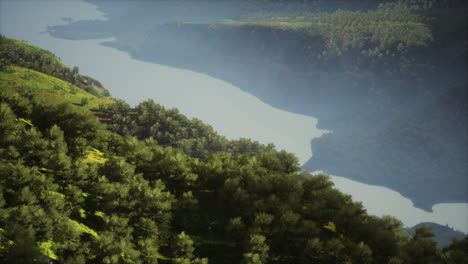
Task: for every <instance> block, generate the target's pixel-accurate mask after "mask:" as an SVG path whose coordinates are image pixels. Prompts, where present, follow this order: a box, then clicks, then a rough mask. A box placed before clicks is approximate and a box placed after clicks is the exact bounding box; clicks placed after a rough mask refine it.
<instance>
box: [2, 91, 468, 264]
mask: <svg viewBox="0 0 468 264" xmlns="http://www.w3.org/2000/svg"><path fill="white" fill-rule="evenodd" d="M0 115H1V118H0V120H1V121H0V127H1V131H2V134H1V137H0V145H1V146H0V150H1V151H0V175H1V177H0V182H1V185H0V186H1V194H2V195H1V203H0V204H1V209H0V228H1V229H0V231H1V232H0V241H1V242H0V243H1V246H0V254H1V257H2V258H3V259H6V260H7V261H13V260H14V261H16V262H17V261H22V260H24V262H25V263H48V262H49V261H52V260H55V261H56V262H57V263H86V261H93V262H95V263H165V262H164V261H166V262H168V263H169V262H173V263H206V260H203V259H200V258H197V257H196V255H198V256H201V257H208V258H209V259H210V261H211V262H212V263H241V262H243V263H275V262H278V261H279V262H285V261H286V262H291V261H292V262H294V263H310V262H311V261H313V262H316V263H401V262H398V261H405V262H403V263H423V262H414V261H413V260H414V256H415V255H417V254H420V255H421V258H422V259H424V260H425V261H426V262H424V263H439V262H440V261H442V259H445V260H446V261H448V263H459V262H457V260H459V259H460V257H461V258H463V257H466V255H464V254H466V253H464V252H463V251H462V250H460V246H456V245H458V244H454V245H453V246H452V247H453V249H443V250H444V251H447V252H448V253H447V252H446V253H445V254H442V251H439V250H437V249H436V247H435V242H433V241H432V240H431V237H432V235H431V232H430V231H424V232H423V231H421V232H422V234H419V233H418V232H416V235H415V236H414V237H413V238H412V239H409V238H407V237H406V235H405V234H404V232H403V230H402V226H401V223H400V222H399V221H398V220H396V219H393V218H388V217H387V218H378V217H374V216H370V215H368V214H367V213H366V211H365V209H363V207H362V205H361V204H359V203H354V202H353V201H352V200H351V197H350V196H348V195H344V194H342V193H340V192H339V191H337V190H336V189H334V188H333V184H332V183H331V181H330V180H329V179H328V177H327V176H326V175H318V176H311V175H308V174H307V173H304V172H302V171H301V170H300V167H299V165H298V163H297V160H296V158H295V157H294V156H293V155H291V154H288V153H286V152H275V151H268V152H261V153H259V154H258V155H256V156H253V157H252V156H251V155H244V154H241V155H233V154H230V153H226V152H219V153H216V154H211V155H209V156H208V157H206V158H205V159H198V158H192V157H190V156H188V155H186V154H184V152H183V151H182V150H180V149H177V148H173V147H164V146H161V145H159V144H158V143H157V142H156V141H155V140H153V139H151V138H149V139H146V140H138V139H137V138H134V137H123V136H120V135H118V134H116V133H113V132H110V131H109V130H107V129H106V127H105V126H104V125H103V124H101V123H100V122H99V121H98V120H97V119H96V118H95V117H94V115H92V114H91V113H83V112H78V111H76V110H74V109H73V108H71V107H70V106H69V105H67V104H62V105H48V104H47V103H44V102H42V101H40V100H37V99H36V98H35V96H34V95H32V94H19V93H10V92H8V93H2V94H1V95H0ZM301 179H302V180H301ZM457 243H465V242H457ZM195 247H196V248H198V249H197V250H195ZM457 258H458V259H457ZM450 261H451V262H450Z"/></svg>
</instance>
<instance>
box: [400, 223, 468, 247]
mask: <svg viewBox="0 0 468 264" xmlns="http://www.w3.org/2000/svg"><path fill="white" fill-rule="evenodd" d="M424 225H427V226H430V227H431V229H432V232H434V235H435V237H434V240H435V241H436V242H437V247H439V248H442V247H446V246H448V245H450V244H451V243H452V239H454V238H456V239H463V238H464V237H465V234H464V233H463V232H460V231H455V230H453V229H452V228H450V227H448V226H443V225H439V224H436V223H431V222H425V223H420V224H417V225H415V226H413V227H410V228H405V232H406V233H408V235H410V236H413V235H414V234H415V232H416V229H418V228H419V227H421V226H424Z"/></svg>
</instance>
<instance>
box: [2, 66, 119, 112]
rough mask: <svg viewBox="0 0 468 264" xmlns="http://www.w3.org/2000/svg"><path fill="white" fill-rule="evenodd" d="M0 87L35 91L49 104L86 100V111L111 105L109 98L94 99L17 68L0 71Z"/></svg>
mask: <svg viewBox="0 0 468 264" xmlns="http://www.w3.org/2000/svg"><path fill="white" fill-rule="evenodd" d="M0 87H1V89H18V90H19V89H21V90H31V91H36V92H38V93H39V95H40V97H42V98H44V99H46V100H48V101H50V102H51V103H60V102H67V103H72V104H81V101H82V99H87V100H88V104H86V105H85V107H86V108H88V109H91V108H97V107H98V106H99V105H101V104H102V105H107V104H111V103H113V101H112V100H110V99H109V98H99V97H96V96H94V95H92V94H90V93H88V92H86V91H84V90H82V89H80V88H78V87H76V86H74V85H72V84H70V83H68V82H66V81H63V80H60V79H57V78H55V77H52V76H50V75H46V74H44V73H40V72H37V71H34V70H30V69H26V68H21V67H17V66H7V67H5V68H4V69H2V70H0Z"/></svg>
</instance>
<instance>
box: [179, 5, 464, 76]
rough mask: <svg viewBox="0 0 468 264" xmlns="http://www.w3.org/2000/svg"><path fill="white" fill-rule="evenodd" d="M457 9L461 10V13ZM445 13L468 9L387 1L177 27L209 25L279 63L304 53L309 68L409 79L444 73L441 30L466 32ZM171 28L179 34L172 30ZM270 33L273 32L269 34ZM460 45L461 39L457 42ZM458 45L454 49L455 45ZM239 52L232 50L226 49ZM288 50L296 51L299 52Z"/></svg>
mask: <svg viewBox="0 0 468 264" xmlns="http://www.w3.org/2000/svg"><path fill="white" fill-rule="evenodd" d="M452 6H456V8H458V10H456V9H454V8H453V7H452ZM446 10H451V11H453V12H456V13H457V15H456V17H460V15H461V17H463V12H464V11H463V10H465V11H466V6H463V4H462V3H459V1H441V2H435V1H431V0H417V1H411V0H399V1H396V2H388V3H382V4H380V5H379V6H378V8H377V9H375V10H367V11H351V10H341V9H338V10H336V11H334V12H331V13H328V12H320V13H310V12H297V13H295V14H294V13H293V14H288V15H287V16H281V15H279V14H276V13H251V14H246V15H243V16H242V17H241V20H239V21H234V20H221V21H214V22H210V23H197V22H185V23H181V22H177V23H175V24H176V25H177V27H182V28H184V27H186V28H187V29H189V30H190V29H196V28H197V27H195V26H196V25H198V28H203V26H205V27H207V28H208V29H209V30H211V31H214V32H217V34H219V35H222V36H224V37H225V38H227V39H243V40H244V43H242V44H241V45H243V46H247V47H248V46H252V45H254V46H256V49H258V50H259V52H260V53H262V52H263V50H264V49H268V50H271V49H274V51H273V52H271V53H272V54H273V55H271V56H270V57H271V58H274V59H276V60H277V62H280V63H285V62H286V63H287V59H285V58H283V57H280V58H277V56H275V55H274V54H288V57H291V56H290V55H291V53H294V52H295V53H300V54H301V55H302V56H303V58H305V60H306V61H307V64H312V65H315V66H317V67H320V68H322V69H323V68H328V69H335V70H336V69H338V70H339V71H346V72H362V71H371V72H373V73H374V74H377V75H380V76H382V77H385V78H397V79H398V78H405V79H406V78H415V77H417V78H422V77H423V76H425V75H428V74H429V73H431V72H433V71H435V70H437V69H439V68H438V66H440V65H438V64H439V60H440V58H439V56H437V55H434V52H435V48H436V47H437V48H440V45H439V43H444V42H445V41H446V40H445V37H446V36H444V37H442V36H440V32H441V31H444V29H446V28H452V30H453V29H455V30H458V31H459V33H460V32H462V31H463V27H464V25H463V24H464V23H463V21H458V22H455V21H450V22H449V23H447V19H449V20H450V19H451V18H449V17H447V14H446ZM236 28H239V29H236ZM171 29H172V30H174V28H172V27H171ZM226 32H231V33H230V34H229V33H228V34H226ZM266 32H269V33H267V34H265V33H266ZM182 34H183V33H182ZM203 34H204V33H203ZM234 34H235V35H234ZM211 35H214V34H213V33H211ZM226 35H228V36H226ZM256 35H258V36H259V37H257V36H256ZM268 35H276V38H273V39H272V38H271V37H269V36H268ZM436 37H438V38H437V39H436ZM439 37H440V38H439ZM286 38H289V39H291V38H294V39H296V41H297V40H302V41H301V43H296V44H292V45H286V46H285V45H280V44H279V43H283V42H291V41H287V40H286ZM204 39H206V44H207V45H208V46H210V45H212V44H213V43H215V44H216V42H217V39H216V37H213V36H210V37H206V36H205V38H204ZM262 39H263V40H264V42H262V41H261V40H262ZM271 42H273V43H271ZM276 42H278V45H276ZM458 42H459V40H458V39H456V40H455V43H458ZM455 43H453V46H456V45H455ZM236 44H237V45H239V43H236ZM226 45H227V46H229V44H226ZM457 45H458V44H457ZM276 46H278V47H276ZM210 47H211V46H210ZM216 48H219V47H216ZM238 48H239V47H234V48H233V47H229V48H226V50H231V51H232V50H236V49H238ZM280 48H281V49H283V51H281V49H280ZM284 49H294V52H293V51H292V50H291V51H284ZM456 50H457V52H458V54H457V55H453V54H451V53H450V51H449V50H445V51H443V52H447V53H448V54H450V57H453V56H463V54H466V53H464V52H463V51H461V53H460V49H459V48H457V49H456ZM451 52H454V51H451ZM444 66H446V65H444ZM307 67H310V66H307ZM294 70H296V69H294ZM299 71H300V69H299Z"/></svg>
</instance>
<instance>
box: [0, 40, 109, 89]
mask: <svg viewBox="0 0 468 264" xmlns="http://www.w3.org/2000/svg"><path fill="white" fill-rule="evenodd" d="M7 65H15V66H19V67H23V68H28V69H32V70H35V71H38V72H42V73H45V74H47V75H50V76H53V77H56V78H58V79H61V80H64V81H66V82H69V83H71V84H73V85H75V86H77V87H79V88H80V89H83V90H85V91H87V92H89V93H91V94H93V95H95V96H98V97H109V95H110V94H109V91H108V90H107V89H106V88H104V86H102V84H101V83H100V82H98V81H97V80H95V79H93V78H91V77H88V76H84V75H81V74H79V68H78V67H76V66H75V67H73V69H70V68H69V67H67V66H66V65H65V64H63V62H61V61H60V59H58V58H57V57H56V56H55V55H53V54H52V53H50V52H49V51H46V50H43V49H41V48H39V47H34V46H31V45H29V44H28V43H26V42H23V41H19V40H15V39H11V38H7V37H4V36H0V67H1V68H3V67H4V66H7Z"/></svg>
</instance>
